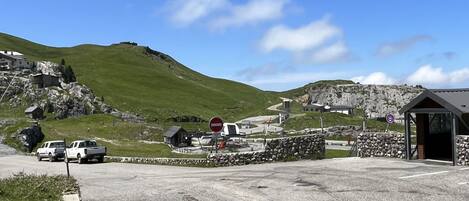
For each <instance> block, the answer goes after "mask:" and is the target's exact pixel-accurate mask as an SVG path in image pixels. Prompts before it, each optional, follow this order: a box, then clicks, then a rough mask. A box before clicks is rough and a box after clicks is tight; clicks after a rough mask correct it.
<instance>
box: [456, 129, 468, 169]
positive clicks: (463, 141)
mask: <svg viewBox="0 0 469 201" xmlns="http://www.w3.org/2000/svg"><path fill="white" fill-rule="evenodd" d="M456 147H457V154H458V155H457V157H458V161H457V165H469V136H468V135H458V136H456Z"/></svg>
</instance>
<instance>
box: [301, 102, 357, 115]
mask: <svg viewBox="0 0 469 201" xmlns="http://www.w3.org/2000/svg"><path fill="white" fill-rule="evenodd" d="M354 109H355V108H354V107H352V106H348V105H333V106H329V105H321V104H318V103H313V104H310V105H305V106H303V111H305V112H337V113H342V114H346V115H352V114H353V111H354Z"/></svg>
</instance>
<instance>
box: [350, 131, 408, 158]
mask: <svg viewBox="0 0 469 201" xmlns="http://www.w3.org/2000/svg"><path fill="white" fill-rule="evenodd" d="M357 151H358V156H359V157H392V158H405V141H404V134H402V133H397V132H389V133H384V132H366V133H360V134H359V135H358V137H357Z"/></svg>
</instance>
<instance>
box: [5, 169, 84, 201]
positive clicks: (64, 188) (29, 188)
mask: <svg viewBox="0 0 469 201" xmlns="http://www.w3.org/2000/svg"><path fill="white" fill-rule="evenodd" d="M77 192H78V184H77V182H76V180H75V179H74V178H72V177H71V178H67V176H64V175H59V176H47V175H26V174H24V173H19V174H17V175H14V176H13V177H10V178H5V179H0V198H1V200H5V201H23V200H29V201H35V200H37V201H43V200H48V201H54V200H57V201H58V200H62V195H63V194H64V193H67V194H68V193H77Z"/></svg>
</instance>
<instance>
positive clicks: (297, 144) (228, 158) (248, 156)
mask: <svg viewBox="0 0 469 201" xmlns="http://www.w3.org/2000/svg"><path fill="white" fill-rule="evenodd" d="M324 154H325V140H324V135H305V136H298V137H290V138H279V139H273V140H271V141H270V142H268V143H267V145H266V148H265V150H264V151H258V152H243V153H230V154H211V155H209V156H208V160H210V161H212V162H213V163H214V164H215V165H216V166H232V165H247V164H258V163H266V162H274V161H292V160H300V159H322V158H324Z"/></svg>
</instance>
